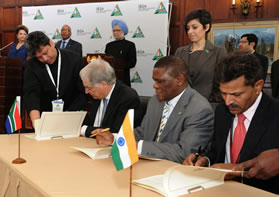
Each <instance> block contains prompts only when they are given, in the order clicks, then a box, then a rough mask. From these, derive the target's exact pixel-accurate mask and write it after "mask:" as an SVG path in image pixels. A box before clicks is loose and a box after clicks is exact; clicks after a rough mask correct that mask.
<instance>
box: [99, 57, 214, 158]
mask: <svg viewBox="0 0 279 197" xmlns="http://www.w3.org/2000/svg"><path fill="white" fill-rule="evenodd" d="M153 80H154V84H153V87H154V89H155V91H156V95H154V96H153V97H152V98H151V99H150V100H149V102H148V106H147V110H146V114H145V117H144V119H143V121H142V123H141V126H139V127H137V128H135V129H134V134H135V138H136V141H137V150H138V154H141V155H145V156H149V157H155V158H161V159H167V160H171V161H175V162H178V163H182V162H183V160H184V158H185V157H186V156H187V155H188V154H190V153H192V152H195V151H197V150H198V147H199V146H205V145H206V144H207V143H208V141H209V139H210V137H211V135H212V131H213V110H212V108H211V106H210V104H209V102H208V101H207V99H205V98H204V97H203V96H201V95H200V94H199V93H198V92H197V91H196V90H194V89H192V88H191V87H190V85H188V72H187V67H186V65H185V63H184V61H183V60H181V59H180V58H179V57H176V56H167V57H163V58H161V59H159V60H158V61H157V62H156V64H155V66H154V69H153ZM101 137H103V138H104V139H105V138H107V137H108V133H100V135H99V136H98V138H99V139H100V138H101ZM104 139H102V140H100V141H99V144H102V145H108V144H111V143H112V142H113V138H111V139H110V140H104ZM97 142H98V140H97Z"/></svg>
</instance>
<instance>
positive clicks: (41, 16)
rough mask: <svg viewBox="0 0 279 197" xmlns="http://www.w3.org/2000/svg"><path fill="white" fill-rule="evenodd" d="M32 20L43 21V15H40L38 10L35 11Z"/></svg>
mask: <svg viewBox="0 0 279 197" xmlns="http://www.w3.org/2000/svg"><path fill="white" fill-rule="evenodd" d="M34 19H35V20H38V19H44V17H43V15H42V13H41V11H40V9H38V10H37V12H36V15H35V17H34Z"/></svg>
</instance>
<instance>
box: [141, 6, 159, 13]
mask: <svg viewBox="0 0 279 197" xmlns="http://www.w3.org/2000/svg"><path fill="white" fill-rule="evenodd" d="M155 9H156V8H155V7H148V6H147V5H146V4H139V5H138V11H141V12H142V11H149V10H155Z"/></svg>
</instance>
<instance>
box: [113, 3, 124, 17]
mask: <svg viewBox="0 0 279 197" xmlns="http://www.w3.org/2000/svg"><path fill="white" fill-rule="evenodd" d="M111 16H122V12H121V10H120V8H119V6H118V5H116V6H115V7H114V9H113V11H112V13H111Z"/></svg>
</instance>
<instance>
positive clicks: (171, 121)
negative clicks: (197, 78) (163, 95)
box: [160, 86, 193, 142]
mask: <svg viewBox="0 0 279 197" xmlns="http://www.w3.org/2000/svg"><path fill="white" fill-rule="evenodd" d="M192 94H193V93H192V89H191V87H190V86H188V87H187V88H186V90H185V92H184V93H183V94H182V95H181V97H180V99H179V100H178V102H177V104H176V105H175V107H174V109H173V110H172V113H171V115H170V116H169V118H168V121H167V124H166V126H165V128H164V130H163V132H162V134H161V136H160V142H161V141H163V140H164V138H166V137H167V136H168V134H169V133H171V132H172V130H173V128H174V127H175V125H176V123H177V122H178V121H179V120H180V118H181V117H183V115H184V114H185V110H186V107H187V105H188V103H189V99H190V98H191V96H192Z"/></svg>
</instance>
